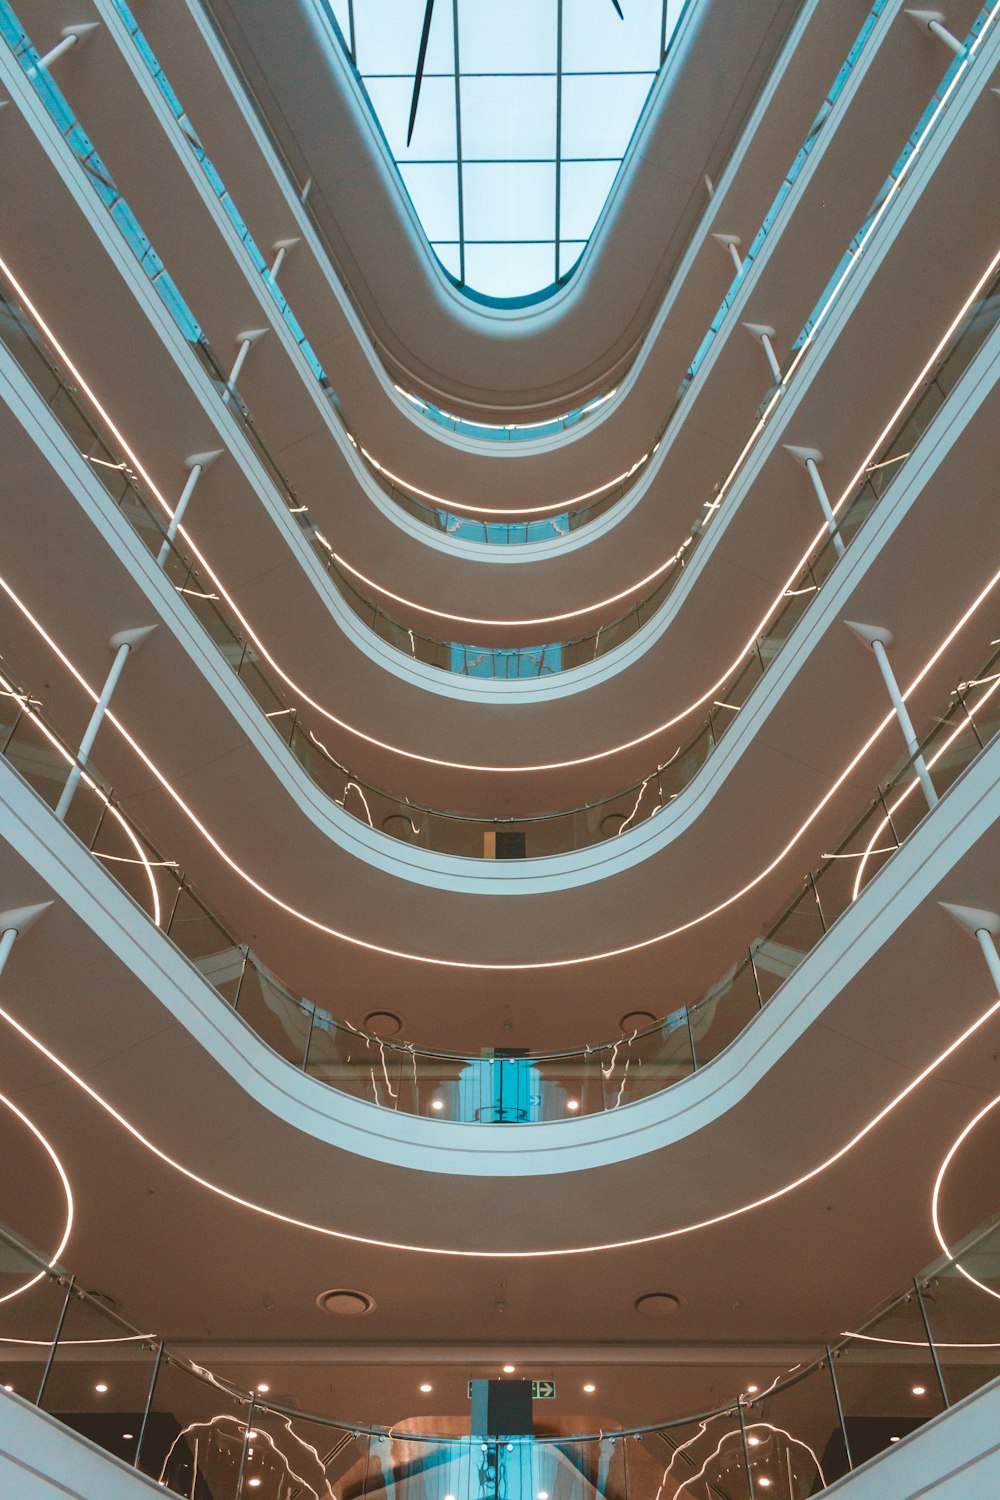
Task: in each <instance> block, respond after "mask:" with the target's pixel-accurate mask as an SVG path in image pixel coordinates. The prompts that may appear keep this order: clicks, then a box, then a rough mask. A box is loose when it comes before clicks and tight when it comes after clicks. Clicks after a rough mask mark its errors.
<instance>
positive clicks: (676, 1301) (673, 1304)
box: [632, 1292, 682, 1318]
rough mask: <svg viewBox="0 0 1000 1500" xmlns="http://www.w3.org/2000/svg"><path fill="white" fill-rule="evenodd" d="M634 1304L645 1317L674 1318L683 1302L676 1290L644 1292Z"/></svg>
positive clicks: (637, 1310)
mask: <svg viewBox="0 0 1000 1500" xmlns="http://www.w3.org/2000/svg"><path fill="white" fill-rule="evenodd" d="M632 1306H633V1307H634V1308H635V1310H636V1312H637V1313H642V1315H643V1317H644V1318H672V1317H673V1315H674V1313H675V1312H676V1311H677V1309H678V1308H679V1307H681V1306H682V1302H681V1299H680V1297H678V1296H676V1294H675V1293H674V1292H643V1294H642V1296H641V1297H636V1299H635V1301H634V1302H633V1304H632Z"/></svg>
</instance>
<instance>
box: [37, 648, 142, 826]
mask: <svg viewBox="0 0 1000 1500" xmlns="http://www.w3.org/2000/svg"><path fill="white" fill-rule="evenodd" d="M155 629H156V626H155V625H142V626H140V627H138V628H137V629H135V630H119V631H117V632H116V633H115V634H114V635H113V636H112V637H111V642H110V644H111V649H112V651H113V652H114V653H115V657H114V661H113V662H112V663H111V670H110V672H109V673H108V675H107V677H106V678H105V680H104V686H103V687H102V688H101V691H100V694H99V696H98V699H97V702H96V703H95V704H94V711H93V713H92V714H91V716H90V722H89V724H88V725H87V727H86V729H85V730H84V731H83V739H82V740H81V741H80V748H79V750H78V751H77V754H76V764H75V765H73V766H71V767H70V773H69V775H68V776H67V778H66V785H65V786H64V787H63V789H62V795H61V796H60V798H59V801H58V802H57V803H56V810H55V811H56V817H57V818H59V819H60V820H61V819H63V818H65V816H66V814H67V813H68V812H69V808H70V803H71V802H72V801H73V798H74V796H75V794H76V789H77V787H78V786H79V784H80V777H81V776H82V774H83V765H82V762H84V761H86V759H87V757H88V756H89V754H90V752H91V750H92V749H93V748H94V741H95V740H96V738H97V731H98V730H99V729H100V727H101V723H102V721H103V719H104V715H105V714H106V713H107V711H108V704H109V703H110V702H111V695H112V693H113V692H114V690H115V688H116V687H117V685H118V679H119V677H121V675H122V670H123V668H124V666H125V662H126V659H127V657H128V654H129V652H130V651H131V650H132V648H133V647H134V646H138V645H141V643H142V642H143V641H144V640H145V639H146V637H147V636H148V635H152V633H153V631H154V630H155Z"/></svg>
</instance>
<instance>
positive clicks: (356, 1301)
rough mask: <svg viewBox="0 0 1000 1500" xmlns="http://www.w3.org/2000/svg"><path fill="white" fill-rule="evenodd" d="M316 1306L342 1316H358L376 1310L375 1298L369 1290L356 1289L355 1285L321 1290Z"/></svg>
mask: <svg viewBox="0 0 1000 1500" xmlns="http://www.w3.org/2000/svg"><path fill="white" fill-rule="evenodd" d="M316 1306H317V1307H321V1308H322V1309H323V1311H324V1312H328V1313H336V1314H337V1315H338V1316H339V1317H341V1318H357V1317H360V1316H361V1315H362V1314H363V1313H370V1312H372V1311H374V1308H375V1298H374V1297H370V1296H369V1295H368V1293H367V1292H359V1291H356V1290H355V1289H354V1288H353V1287H347V1286H335V1287H331V1288H330V1290H329V1291H328V1292H320V1294H319V1296H318V1297H317V1298H316Z"/></svg>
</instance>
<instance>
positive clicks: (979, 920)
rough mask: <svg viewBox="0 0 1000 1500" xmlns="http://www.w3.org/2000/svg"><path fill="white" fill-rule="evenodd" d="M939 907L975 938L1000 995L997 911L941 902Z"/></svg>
mask: <svg viewBox="0 0 1000 1500" xmlns="http://www.w3.org/2000/svg"><path fill="white" fill-rule="evenodd" d="M938 905H939V906H940V907H941V908H942V910H944V911H946V912H947V913H948V915H949V917H954V919H955V921H956V922H957V923H958V925H959V927H964V929H965V931H966V932H967V933H968V934H969V935H970V937H974V938H975V939H976V942H977V943H978V944H979V947H980V951H981V952H982V955H983V958H984V959H985V960H986V967H987V968H988V969H989V971H990V978H991V979H992V980H993V984H994V986H995V987H996V992H997V994H998V995H1000V953H998V952H997V945H996V937H997V934H998V933H1000V916H998V915H997V913H996V912H995V911H983V910H982V909H981V908H980V907H978V906H953V905H952V903H951V902H950V901H939V902H938Z"/></svg>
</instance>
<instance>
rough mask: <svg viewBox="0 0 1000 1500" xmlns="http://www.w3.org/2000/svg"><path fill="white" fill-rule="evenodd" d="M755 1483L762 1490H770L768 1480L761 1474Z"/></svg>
mask: <svg viewBox="0 0 1000 1500" xmlns="http://www.w3.org/2000/svg"><path fill="white" fill-rule="evenodd" d="M757 1483H758V1484H759V1485H760V1487H761V1489H762V1490H769V1489H770V1488H771V1481H770V1480H769V1479H768V1477H767V1475H766V1474H762V1475H761V1476H760V1478H759V1479H758V1481H757Z"/></svg>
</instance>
